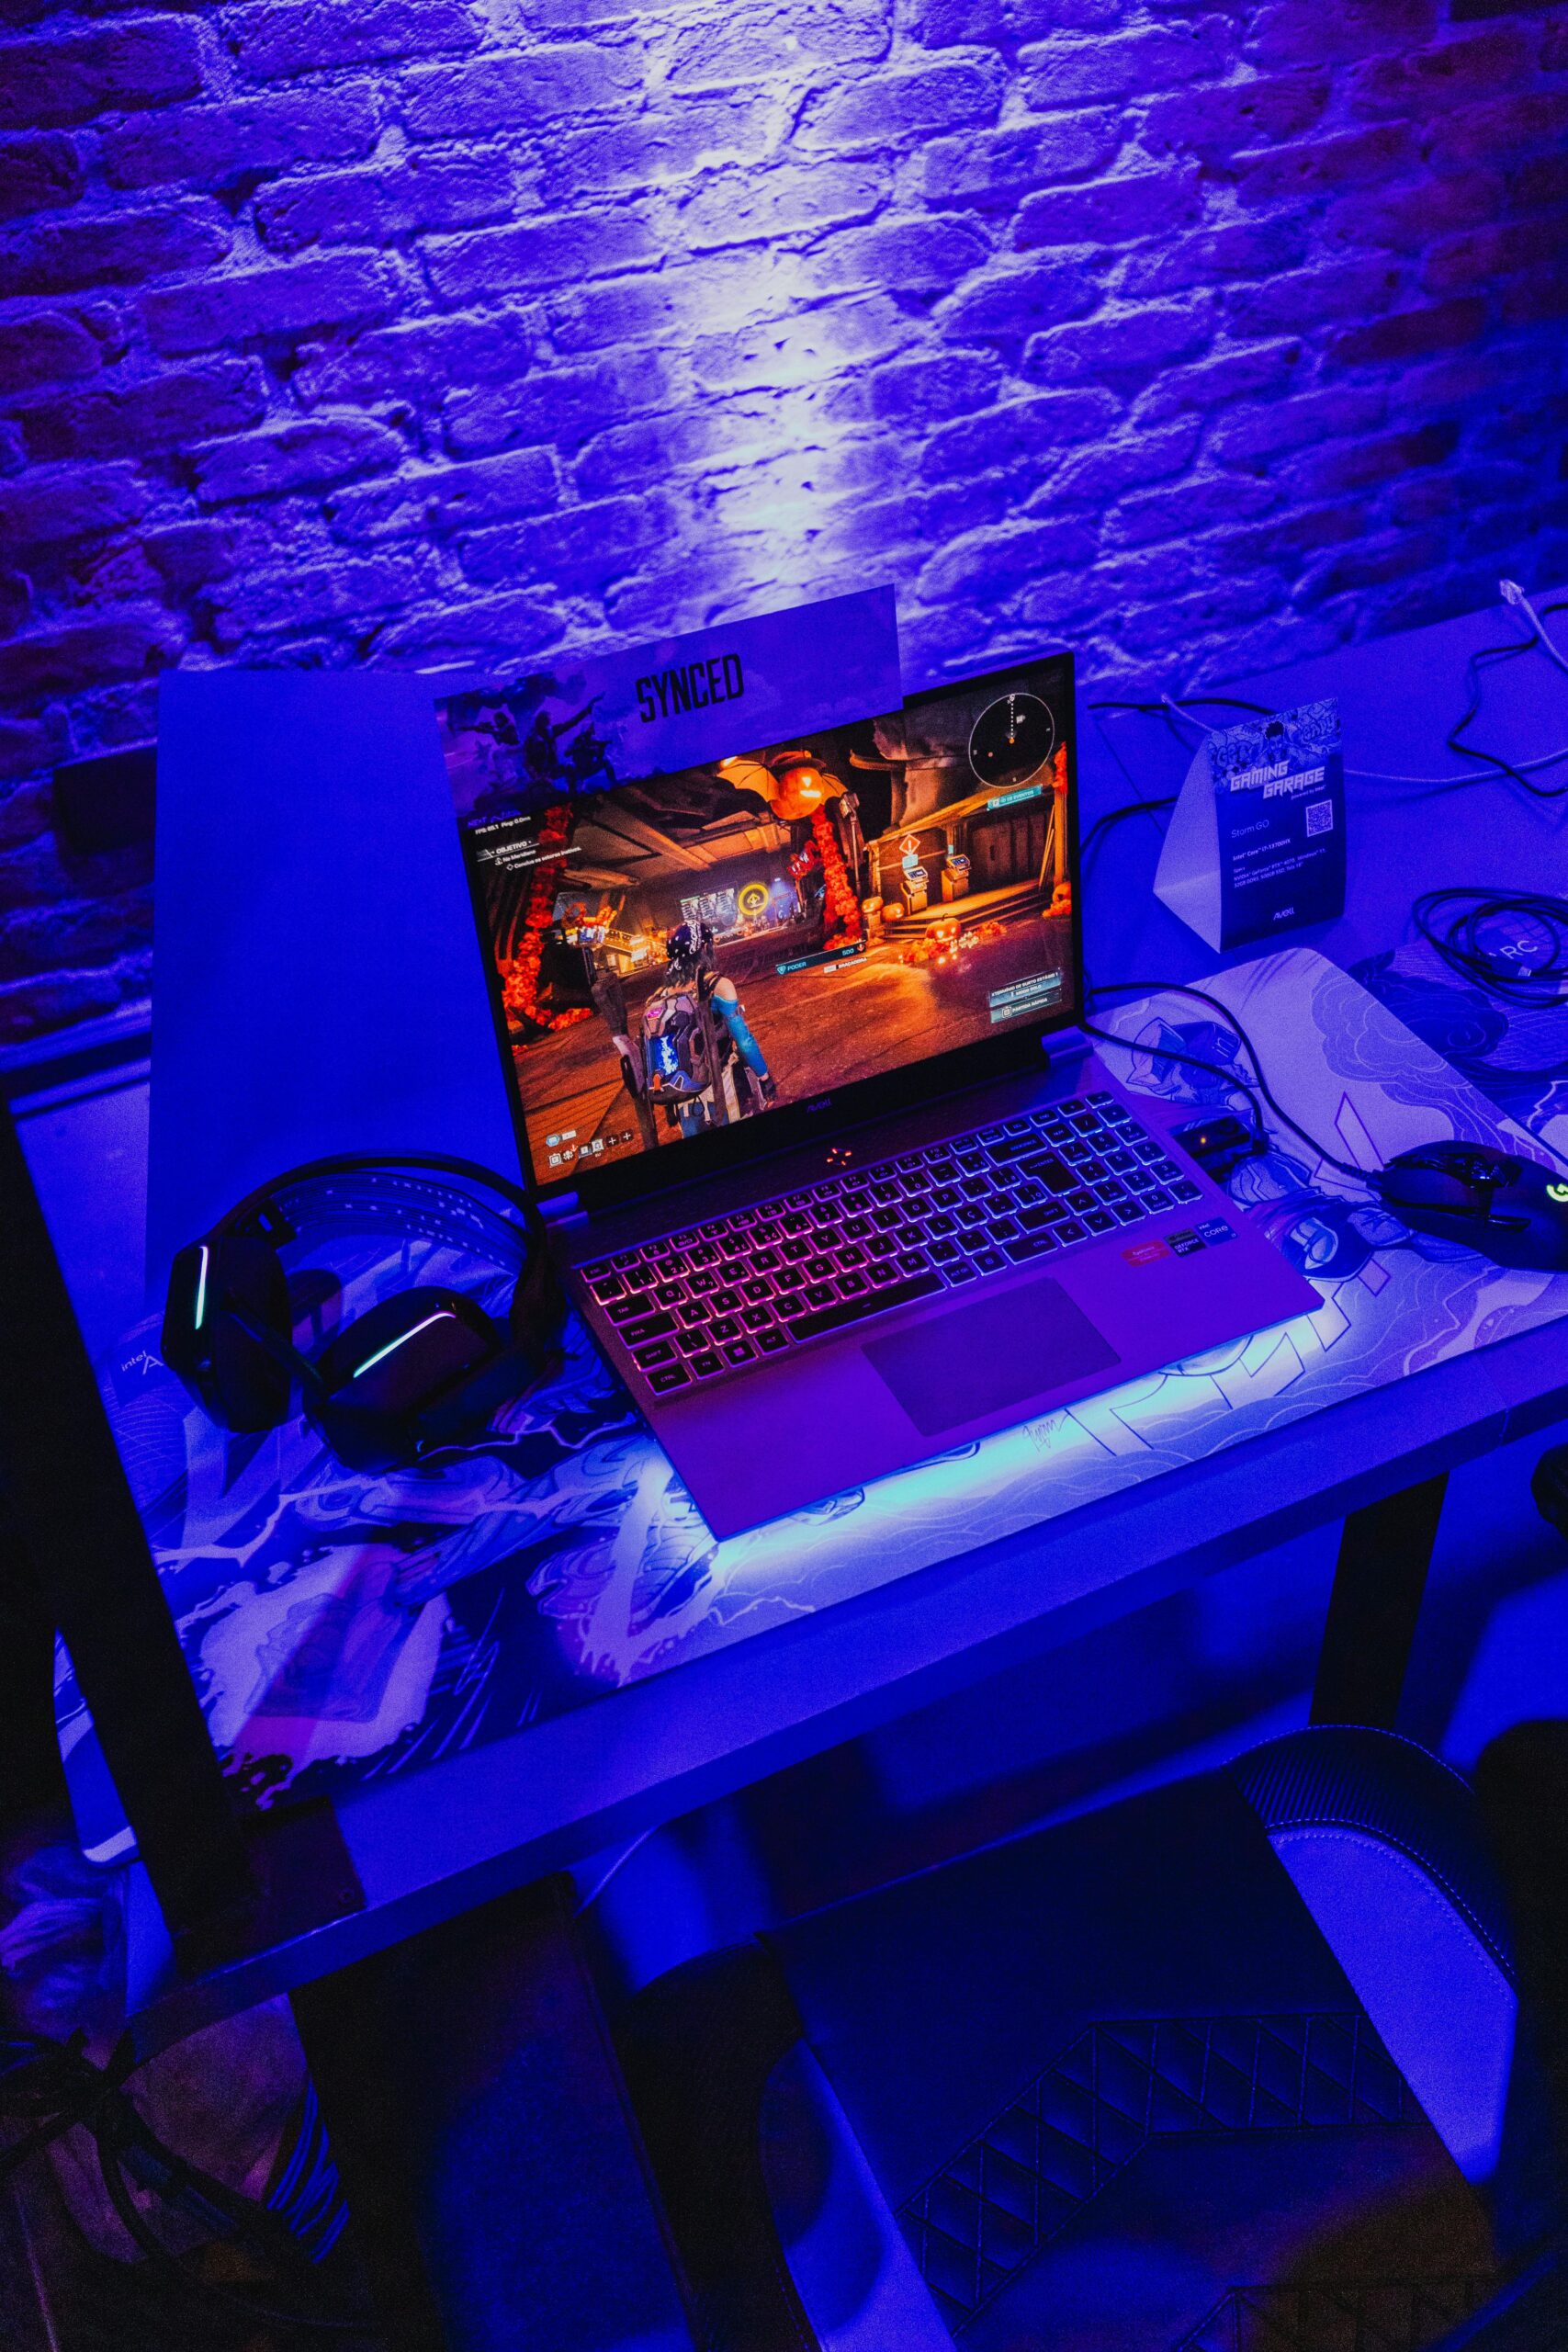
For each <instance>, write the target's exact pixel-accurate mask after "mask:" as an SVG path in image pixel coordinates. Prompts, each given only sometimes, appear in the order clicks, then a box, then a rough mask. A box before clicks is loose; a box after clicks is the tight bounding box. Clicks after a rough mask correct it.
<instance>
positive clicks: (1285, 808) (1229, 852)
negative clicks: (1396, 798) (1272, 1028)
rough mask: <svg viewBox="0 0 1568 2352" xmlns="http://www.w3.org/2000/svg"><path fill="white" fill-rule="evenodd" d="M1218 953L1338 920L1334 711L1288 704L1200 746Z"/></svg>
mask: <svg viewBox="0 0 1568 2352" xmlns="http://www.w3.org/2000/svg"><path fill="white" fill-rule="evenodd" d="M1209 770H1210V775H1211V776H1212V777H1213V787H1214V814H1215V819H1216V821H1217V824H1218V828H1219V852H1220V945H1221V946H1222V948H1229V947H1244V946H1247V945H1248V944H1250V943H1251V942H1252V941H1254V940H1258V939H1276V938H1278V937H1280V934H1281V933H1284V932H1287V931H1296V930H1299V929H1300V927H1301V926H1302V925H1303V923H1312V922H1332V921H1333V920H1334V919H1335V917H1336V916H1337V915H1341V914H1343V913H1344V911H1345V764H1344V759H1343V756H1342V754H1341V752H1340V748H1339V705H1338V703H1337V701H1336V700H1334V699H1333V698H1332V697H1330V698H1329V699H1328V700H1326V701H1325V702H1303V703H1298V704H1297V706H1296V707H1295V708H1294V709H1293V710H1281V711H1278V712H1276V713H1275V714H1274V715H1273V716H1272V717H1271V718H1265V717H1261V716H1260V717H1258V718H1248V719H1246V720H1244V721H1243V722H1242V724H1241V725H1240V726H1238V727H1224V728H1222V729H1220V730H1219V732H1218V733H1217V734H1215V735H1213V737H1211V739H1210V742H1209Z"/></svg>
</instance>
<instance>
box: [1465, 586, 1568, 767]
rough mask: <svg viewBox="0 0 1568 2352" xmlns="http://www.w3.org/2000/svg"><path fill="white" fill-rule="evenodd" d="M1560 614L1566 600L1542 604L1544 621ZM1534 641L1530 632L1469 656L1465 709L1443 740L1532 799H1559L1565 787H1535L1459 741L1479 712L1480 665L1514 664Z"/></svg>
mask: <svg viewBox="0 0 1568 2352" xmlns="http://www.w3.org/2000/svg"><path fill="white" fill-rule="evenodd" d="M1562 612H1568V601H1564V602H1562V603H1559V604H1555V605H1543V606H1542V608H1541V618H1542V619H1543V620H1545V619H1548V618H1550V616H1551V614H1553V613H1562ZM1537 641H1538V640H1537V637H1536V633H1535V631H1534V630H1533V629H1532V630H1531V631H1530V634H1529V637H1521V638H1512V639H1509V640H1508V642H1507V643H1506V644H1505V645H1485V646H1483V647H1482V648H1481V650H1480V651H1479V652H1476V653H1472V655H1471V657H1470V659H1469V661H1468V662H1466V664H1465V681H1466V684H1467V685H1468V686H1469V688H1470V701H1469V703H1468V705H1467V706H1466V708H1465V713H1464V716H1463V718H1461V720H1460V721H1459V723H1458V725H1457V726H1455V727H1452V728H1450V730H1449V734H1448V739H1447V740H1448V745H1449V749H1450V752H1456V753H1457V754H1458V756H1459V757H1460V758H1461V760H1485V761H1488V762H1489V763H1491V765H1492V766H1493V767H1494V768H1495V769H1496V770H1497V771H1498V772H1499V773H1500V774H1501V775H1506V776H1507V777H1508V778H1509V779H1510V780H1511V781H1512V782H1513V783H1515V784H1517V785H1520V786H1523V788H1524V790H1525V791H1526V792H1528V793H1529V796H1530V797H1531V799H1532V800H1562V799H1563V798H1564V797H1568V784H1536V783H1534V782H1533V781H1532V780H1531V778H1530V777H1529V775H1526V774H1525V773H1524V771H1523V770H1522V769H1519V768H1517V767H1515V766H1514V765H1513V764H1512V763H1511V762H1510V761H1508V760H1505V759H1504V758H1503V757H1502V756H1501V754H1500V753H1499V752H1483V751H1482V750H1480V749H1479V747H1477V746H1475V745H1473V744H1470V743H1466V742H1465V741H1462V738H1463V736H1464V734H1465V732H1466V730H1467V729H1469V728H1470V726H1471V725H1472V722H1473V721H1474V719H1475V718H1476V717H1477V716H1478V714H1479V712H1480V709H1481V689H1482V683H1483V681H1482V676H1481V670H1482V665H1483V662H1497V663H1501V662H1511V661H1514V660H1515V659H1516V658H1517V656H1518V655H1519V654H1521V653H1530V652H1533V651H1534V650H1535V647H1536V644H1537ZM1476 781H1477V782H1478V783H1483V782H1484V781H1485V779H1484V777H1478V778H1477V779H1476Z"/></svg>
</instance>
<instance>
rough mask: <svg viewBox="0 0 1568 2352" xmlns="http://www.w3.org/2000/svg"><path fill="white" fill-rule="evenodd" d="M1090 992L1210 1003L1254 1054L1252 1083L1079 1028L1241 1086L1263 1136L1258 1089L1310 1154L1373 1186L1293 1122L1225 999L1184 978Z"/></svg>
mask: <svg viewBox="0 0 1568 2352" xmlns="http://www.w3.org/2000/svg"><path fill="white" fill-rule="evenodd" d="M1086 993H1087V995H1088V997H1089V1001H1093V999H1094V998H1096V997H1101V996H1188V997H1192V998H1194V999H1195V1000H1196V1001H1197V1002H1198V1003H1200V1004H1206V1005H1207V1006H1208V1007H1209V1009H1210V1011H1211V1012H1217V1013H1218V1014H1219V1016H1220V1018H1221V1020H1222V1021H1223V1022H1224V1024H1225V1026H1226V1028H1227V1029H1234V1030H1235V1034H1236V1036H1237V1037H1238V1038H1239V1039H1240V1041H1241V1044H1242V1046H1244V1047H1245V1048H1246V1051H1247V1054H1248V1055H1249V1056H1250V1057H1251V1061H1252V1076H1251V1078H1250V1080H1248V1079H1246V1078H1243V1077H1242V1076H1241V1075H1240V1074H1239V1073H1238V1072H1237V1071H1235V1070H1227V1069H1224V1068H1222V1067H1221V1065H1219V1064H1218V1063H1215V1062H1205V1061H1201V1060H1200V1059H1199V1057H1198V1056H1197V1055H1195V1054H1182V1053H1178V1052H1175V1051H1173V1050H1171V1049H1168V1048H1167V1047H1166V1046H1159V1047H1158V1048H1155V1047H1152V1046H1137V1045H1134V1043H1133V1042H1132V1041H1131V1039H1129V1038H1126V1037H1119V1036H1117V1035H1115V1033H1114V1031H1112V1030H1106V1029H1096V1028H1092V1027H1090V1025H1089V1023H1088V1022H1083V1023H1080V1024H1079V1025H1080V1027H1083V1028H1085V1029H1088V1030H1089V1035H1090V1036H1091V1037H1101V1038H1105V1039H1106V1040H1108V1042H1109V1043H1110V1044H1111V1045H1113V1046H1121V1047H1122V1051H1123V1052H1124V1053H1133V1054H1136V1053H1146V1054H1148V1055H1149V1056H1150V1057H1151V1058H1155V1057H1156V1055H1157V1057H1159V1058H1162V1059H1164V1060H1167V1061H1176V1062H1186V1063H1188V1064H1189V1065H1190V1067H1192V1068H1194V1069H1204V1070H1208V1071H1209V1072H1210V1073H1211V1074H1212V1075H1213V1077H1215V1078H1220V1079H1224V1080H1227V1081H1228V1083H1229V1084H1231V1085H1233V1086H1239V1087H1240V1089H1241V1091H1242V1092H1243V1093H1244V1094H1246V1095H1247V1097H1248V1099H1249V1100H1250V1101H1252V1103H1253V1110H1254V1114H1255V1115H1256V1116H1257V1118H1258V1129H1259V1132H1260V1133H1261V1132H1262V1131H1264V1130H1265V1129H1266V1128H1267V1125H1268V1122H1267V1120H1266V1119H1264V1118H1263V1116H1262V1115H1261V1114H1260V1113H1258V1106H1257V1102H1256V1100H1255V1099H1254V1097H1253V1094H1252V1090H1253V1088H1254V1087H1256V1088H1257V1090H1258V1094H1260V1095H1261V1096H1262V1097H1263V1100H1264V1102H1265V1103H1267V1104H1268V1105H1269V1109H1270V1110H1271V1111H1272V1112H1273V1114H1274V1115H1275V1117H1276V1118H1277V1119H1278V1120H1280V1123H1281V1124H1282V1125H1285V1126H1287V1127H1289V1128H1290V1130H1291V1132H1292V1135H1295V1136H1300V1137H1301V1140H1302V1141H1303V1143H1304V1144H1305V1145H1306V1146H1307V1148H1308V1149H1309V1150H1311V1151H1314V1152H1315V1153H1316V1154H1317V1157H1318V1158H1319V1159H1322V1160H1325V1161H1326V1162H1327V1164H1328V1166H1329V1167H1330V1168H1337V1170H1339V1173H1340V1174H1341V1175H1342V1176H1352V1177H1354V1178H1355V1180H1356V1182H1357V1183H1358V1184H1366V1185H1369V1186H1370V1184H1371V1176H1370V1175H1369V1173H1368V1170H1366V1169H1364V1168H1357V1167H1354V1166H1353V1165H1352V1164H1351V1162H1350V1161H1349V1160H1348V1159H1337V1157H1336V1155H1335V1154H1334V1153H1333V1152H1331V1151H1325V1149H1324V1148H1323V1146H1322V1145H1321V1144H1320V1143H1319V1142H1318V1140H1317V1137H1316V1136H1314V1135H1311V1134H1309V1133H1308V1131H1307V1129H1306V1128H1305V1127H1303V1125H1301V1123H1300V1121H1299V1120H1297V1119H1292V1116H1291V1114H1290V1113H1289V1112H1288V1111H1287V1110H1286V1109H1285V1108H1284V1106H1283V1104H1282V1103H1280V1100H1279V1098H1278V1096H1277V1095H1276V1094H1275V1092H1274V1090H1273V1088H1272V1087H1271V1086H1270V1085H1269V1081H1268V1080H1267V1079H1266V1078H1265V1077H1264V1075H1263V1063H1262V1058H1261V1057H1260V1056H1259V1054H1258V1048H1257V1046H1255V1045H1254V1044H1253V1042H1252V1039H1251V1038H1250V1037H1249V1036H1248V1035H1247V1031H1246V1029H1245V1028H1244V1027H1243V1026H1242V1024H1241V1023H1240V1022H1239V1021H1238V1020H1237V1018H1236V1016H1235V1013H1234V1012H1232V1011H1231V1009H1230V1006H1229V1005H1228V1004H1225V1003H1224V1002H1222V1001H1221V999H1220V998H1218V997H1217V996H1211V995H1210V994H1209V993H1208V991H1207V989H1194V988H1189V987H1188V986H1187V985H1186V983H1185V982H1184V981H1181V980H1107V981H1104V982H1102V983H1101V984H1100V986H1099V987H1098V988H1091V989H1088V990H1087V991H1086Z"/></svg>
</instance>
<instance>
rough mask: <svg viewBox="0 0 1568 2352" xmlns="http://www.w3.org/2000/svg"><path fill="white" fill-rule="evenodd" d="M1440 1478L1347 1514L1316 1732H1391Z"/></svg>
mask: <svg viewBox="0 0 1568 2352" xmlns="http://www.w3.org/2000/svg"><path fill="white" fill-rule="evenodd" d="M1447 1485H1448V1479H1447V1477H1446V1476H1443V1477H1438V1478H1427V1480H1425V1481H1424V1483H1423V1484H1422V1485H1420V1486H1419V1487H1402V1488H1401V1489H1400V1491H1399V1493H1398V1494H1396V1495H1389V1496H1388V1497H1386V1498H1385V1499H1384V1500H1383V1501H1382V1502H1381V1503H1368V1504H1366V1505H1365V1507H1364V1508H1363V1509H1362V1510H1353V1511H1351V1512H1350V1513H1349V1514H1348V1517H1347V1519H1346V1521H1345V1531H1344V1533H1343V1534H1342V1535H1341V1537H1340V1539H1339V1560H1338V1565H1337V1567H1336V1568H1335V1571H1334V1590H1333V1593H1332V1595H1331V1596H1330V1599H1329V1603H1328V1623H1327V1624H1326V1625H1325V1627H1324V1634H1323V1652H1322V1655H1321V1657H1319V1659H1318V1663H1317V1681H1316V1683H1315V1684H1314V1689H1313V1694H1312V1721H1313V1722H1314V1724H1369V1725H1370V1726H1371V1728H1372V1729H1374V1730H1377V1731H1393V1728H1394V1723H1395V1719H1396V1717H1397V1715H1398V1713H1399V1700H1400V1694H1401V1692H1402V1691H1403V1690H1404V1675H1405V1669H1406V1668H1407V1667H1408V1666H1409V1663H1410V1650H1411V1645H1412V1643H1413V1642H1414V1641H1415V1638H1416V1620H1417V1618H1418V1617H1419V1616H1420V1613H1421V1596H1422V1594H1423V1592H1424V1591H1425V1590H1426V1586H1427V1568H1428V1567H1429V1566H1431V1560H1432V1545H1433V1544H1434V1543H1435V1542H1436V1540H1437V1533H1438V1519H1439V1518H1440V1516H1441V1514H1442V1508H1443V1490H1444V1488H1445V1487H1447Z"/></svg>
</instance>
